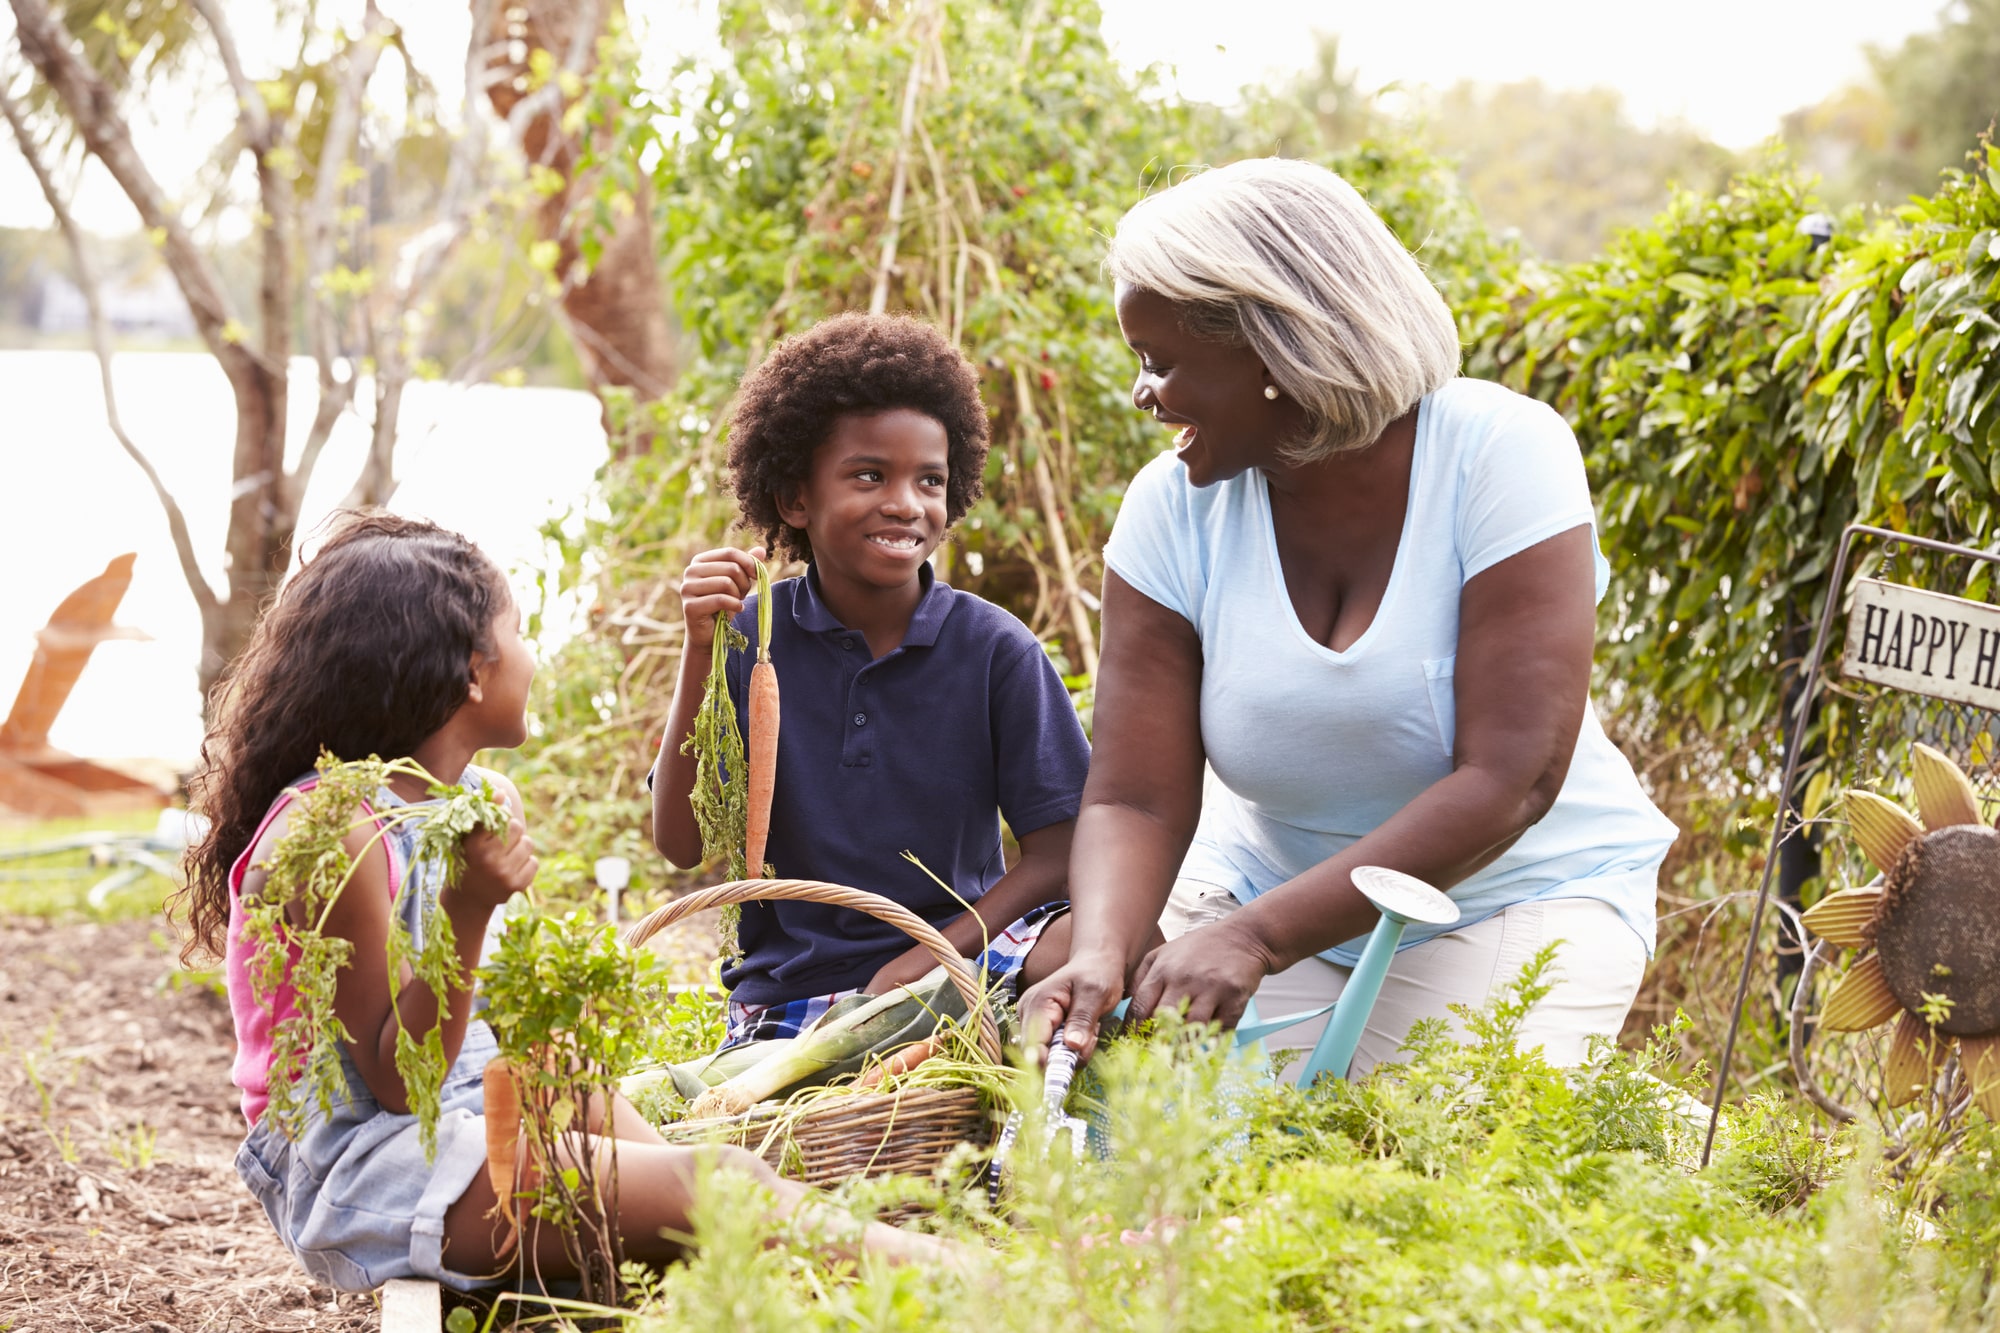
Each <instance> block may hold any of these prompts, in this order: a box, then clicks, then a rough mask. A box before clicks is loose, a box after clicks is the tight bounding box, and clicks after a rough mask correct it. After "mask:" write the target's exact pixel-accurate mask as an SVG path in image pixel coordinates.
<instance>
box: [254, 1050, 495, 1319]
mask: <svg viewBox="0 0 2000 1333" xmlns="http://www.w3.org/2000/svg"><path fill="white" fill-rule="evenodd" d="M495 1053H496V1052H495V1048H494V1044H493V1031H492V1029H491V1028H489V1027H487V1026H486V1024H485V1023H483V1022H480V1021H479V1020H477V1019H475V1020H474V1021H473V1022H471V1023H469V1024H467V1026H466V1030H465V1043H464V1045H463V1047H462V1048H461V1049H460V1050H459V1053H458V1060H457V1062H456V1063H455V1064H453V1065H452V1067H451V1071H450V1073H448V1074H447V1075H446V1076H445V1084H444V1094H443V1098H442V1104H443V1110H442V1114H441V1115H440V1116H439V1118H438V1138H437V1156H436V1158H435V1159H433V1160H431V1161H426V1160H425V1159H424V1149H423V1144H422V1143H421V1142H420V1141H419V1138H418V1132H417V1120H416V1117H415V1116H412V1115H404V1114H400V1113H398V1112H395V1111H385V1110H383V1109H382V1107H381V1106H380V1105H379V1104H378V1103H377V1102H376V1101H375V1099H374V1097H372V1096H371V1095H369V1092H368V1085H367V1084H366V1083H364V1082H363V1081H362V1079H361V1074H360V1072H359V1071H358V1070H357V1069H356V1068H355V1067H354V1062H353V1061H352V1060H351V1059H350V1058H349V1057H348V1055H347V1053H346V1052H345V1051H343V1052H341V1069H342V1072H343V1073H344V1074H345V1075H346V1077H347V1087H348V1093H349V1097H350V1100H349V1101H348V1102H347V1103H345V1104H344V1105H341V1106H337V1107H335V1108H334V1112H333V1114H332V1115H331V1116H326V1115H322V1114H321V1113H320V1110H319V1108H318V1107H317V1106H314V1107H312V1108H311V1111H310V1114H309V1116H308V1118H307V1121H306V1128H305V1130H304V1132H303V1133H301V1134H300V1135H299V1137H298V1139H297V1141H292V1140H289V1139H287V1138H285V1136H284V1135H283V1134H280V1133H279V1132H278V1131H277V1130H275V1129H273V1128H271V1127H270V1126H269V1124H268V1122H259V1123H258V1124H257V1125H255V1126H253V1127H252V1128H251V1130H250V1136H249V1137H248V1138H246V1139H245V1140H244V1141H243V1146H242V1147H241V1148H239V1149H238V1150H237V1152H236V1173H237V1174H238V1175H240V1176H242V1177H243V1183H244V1184H246V1185H248V1186H249V1187H250V1192H251V1193H252V1194H253V1195H255V1196H256V1198H257V1202H259V1203H261V1204H263V1205H264V1214H265V1216H267V1217H269V1218H270V1219H271V1225H272V1226H273V1227H275V1228H276V1229H277V1232H278V1239H280V1240H281V1241H283V1242H284V1243H285V1248H286V1249H288V1250H290V1251H291V1252H292V1253H293V1254H294V1255H296V1256H297V1257H298V1260H299V1262H300V1263H301V1264H303V1265H304V1266H305V1270H306V1272H308V1273H310V1274H311V1275H312V1276H313V1277H314V1278H316V1279H318V1280H319V1281H321V1282H324V1283H326V1284H327V1285H328V1286H331V1287H334V1288H336V1289H338V1290H341V1291H373V1290H374V1289H375V1288H377V1287H379V1286H381V1285H382V1284H383V1283H385V1282H387V1281H388V1280H389V1279H390V1278H398V1277H419V1278H431V1279H433V1280H435V1281H437V1282H440V1283H443V1284H444V1285H445V1286H448V1287H451V1288H453V1289H455V1290H458V1291H470V1290H472V1289H474V1288H476V1287H484V1286H491V1285H493V1284H494V1283H496V1282H498V1281H499V1280H500V1278H499V1276H498V1275H495V1276H492V1277H476V1276H470V1275H467V1274H464V1273H455V1272H452V1271H451V1270H449V1269H447V1268H446V1267H445V1266H444V1214H445V1210H446V1209H447V1208H449V1207H451V1205H452V1204H454V1203H456V1202H457V1201H458V1199H459V1196H461V1195H463V1194H464V1193H465V1191H466V1188H467V1187H468V1186H470V1185H471V1184H472V1182H473V1181H474V1180H475V1179H476V1178H477V1177H478V1175H479V1173H480V1172H481V1171H483V1170H485V1168H486V1121H485V1109H486V1090H485V1087H484V1086H483V1084H482V1083H481V1077H480V1076H481V1074H482V1073H483V1072H484V1071H485V1068H486V1065H487V1063H488V1062H489V1061H490V1060H492V1059H493V1057H494V1055H495Z"/></svg>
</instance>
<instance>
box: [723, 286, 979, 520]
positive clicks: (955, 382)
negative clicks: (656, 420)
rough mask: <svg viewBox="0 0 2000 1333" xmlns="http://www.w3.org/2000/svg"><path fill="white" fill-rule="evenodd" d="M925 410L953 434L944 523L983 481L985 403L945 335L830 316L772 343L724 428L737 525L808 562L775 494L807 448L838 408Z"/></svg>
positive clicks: (896, 321) (809, 453)
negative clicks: (740, 518) (738, 512)
mask: <svg viewBox="0 0 2000 1333" xmlns="http://www.w3.org/2000/svg"><path fill="white" fill-rule="evenodd" d="M898 407H903V408H909V409H910V410H912V411H915V412H922V413H923V414H924V415H925V416H927V417H930V418H932V419H933V420H935V421H936V422H937V423H938V424H939V425H941V426H943V427H944V431H945V435H946V437H947V439H948V440H949V441H950V452H949V454H948V460H949V469H950V470H949V473H948V474H947V476H946V478H945V521H946V523H956V522H958V520H959V519H961V518H963V517H964V516H965V511H966V510H968V509H970V508H971V507H972V503H973V501H975V500H977V499H978V498H979V497H980V495H981V493H982V492H984V490H985V488H986V483H985V471H986V443H987V428H986V404H985V403H984V402H982V401H981V400H980V397H979V374H978V372H977V371H975V370H974V369H973V368H972V363H971V362H970V361H967V360H966V359H965V356H964V354H963V353H961V352H960V351H959V350H958V349H957V348H956V347H954V346H952V344H951V341H950V340H949V339H947V338H946V337H945V336H944V335H943V334H941V333H939V332H938V331H937V330H936V329H934V328H932V327H931V326H930V325H928V324H925V323H924V322H922V321H921V320H916V319H911V318H910V317H909V316H907V315H863V314H846V315H835V316H834V317H833V318H832V319H829V320H824V321H822V322H821V323H818V324H815V325H814V326H813V327H812V328H810V329H808V330H806V331H805V332H804V333H800V334H796V335H794V336H793V337H790V338H787V339H785V340H784V341H783V342H781V343H779V344H778V345H777V346H776V347H774V348H773V349H771V354H770V356H768V357H766V358H765V359H764V363H763V364H762V365H760V366H758V367H757V369H755V370H753V371H751V372H750V373H749V374H748V375H746V376H744V377H743V384H742V387H741V388H740V390H739V391H738V393H737V398H736V410H735V415H734V417H733V419H732V420H731V422H730V426H729V476H730V484H731V485H732V486H733V487H734V488H735V491H736V504H737V507H738V508H739V509H740V510H741V511H742V514H743V525H744V526H745V527H747V528H749V529H751V530H752V531H754V532H756V533H757V534H758V535H759V536H761V537H762V538H763V539H764V546H765V549H766V550H768V551H770V552H771V553H772V555H774V556H776V557H778V558H780V559H793V560H811V559H812V543H811V542H810V541H809V540H807V538H806V534H805V531H804V530H803V529H801V528H795V527H792V526H790V525H789V524H787V523H786V522H785V521H784V519H782V518H781V517H779V515H778V496H780V495H785V494H791V493H793V492H795V491H796V489H797V488H798V487H799V486H801V485H803V484H804V482H805V480H806V478H807V477H808V476H809V475H810V474H811V472H812V459H813V451H814V450H816V449H818V448H819V446H820V445H822V444H824V443H826V438H827V436H828V435H829V434H831V433H832V431H833V423H834V422H835V421H836V420H838V419H839V418H840V416H842V415H843V414H844V413H849V412H886V411H889V410H890V409H892V408H898Z"/></svg>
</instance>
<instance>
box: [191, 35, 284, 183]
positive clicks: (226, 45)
mask: <svg viewBox="0 0 2000 1333" xmlns="http://www.w3.org/2000/svg"><path fill="white" fill-rule="evenodd" d="M194 11H195V13H197V14H199V15H201V18H202V22H204V23H206V24H207V25H208V30H209V33H210V35H212V36H213V37H214V38H215V49H216V54H217V55H219V56H221V57H222V69H223V72H224V73H225V74H227V75H228V76H229V86H230V88H232V89H233V90H234V91H235V93H236V108H237V114H238V116H239V118H240V119H241V120H242V122H243V129H244V138H245V139H247V140H249V142H250V143H251V144H252V145H254V146H256V147H258V148H259V149H260V150H261V149H265V148H269V147H270V145H271V114H270V111H269V109H268V108H266V107H265V105H264V95H263V94H262V93H260V92H258V91H257V87H256V85H255V84H253V83H251V82H250V80H249V78H248V77H247V76H246V75H245V74H244V73H243V60H242V57H240V56H239V55H238V54H237V53H236V35H235V33H233V32H232V31H231V30H230V27H229V24H228V22H227V21H226V20H224V18H223V17H222V7H221V6H220V5H218V4H216V2H215V0H194Z"/></svg>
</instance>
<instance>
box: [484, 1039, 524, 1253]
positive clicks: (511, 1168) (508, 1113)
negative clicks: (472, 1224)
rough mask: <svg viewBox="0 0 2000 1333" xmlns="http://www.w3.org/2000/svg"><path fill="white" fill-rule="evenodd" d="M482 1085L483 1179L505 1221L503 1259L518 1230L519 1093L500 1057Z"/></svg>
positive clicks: (510, 1068)
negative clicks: (484, 1133) (484, 1138)
mask: <svg viewBox="0 0 2000 1333" xmlns="http://www.w3.org/2000/svg"><path fill="white" fill-rule="evenodd" d="M481 1081H482V1082H483V1084H484V1085H485V1091H486V1112H485V1114H486V1177H487V1179H488V1180H490V1181H492V1182H493V1193H494V1195H495V1196H496V1198H497V1202H496V1204H495V1207H496V1208H498V1209H499V1211H500V1213H501V1215H502V1216H504V1217H505V1218H506V1219H507V1239H506V1240H504V1241H502V1242H501V1244H500V1249H499V1253H500V1254H502V1255H505V1254H506V1253H507V1252H508V1251H510V1250H512V1249H513V1248H514V1239H515V1235H516V1233H517V1232H518V1231H519V1229H520V1223H519V1221H518V1219H517V1215H516V1204H515V1198H514V1196H515V1195H516V1194H518V1193H519V1192H520V1185H519V1184H518V1183H517V1182H516V1180H515V1171H516V1168H517V1166H518V1163H519V1158H520V1151H521V1089H520V1086H519V1085H518V1084H516V1083H515V1082H514V1071H513V1069H512V1067H511V1066H509V1065H508V1063H507V1061H506V1058H505V1057H503V1056H495V1057H494V1058H493V1059H492V1060H491V1061H489V1062H488V1063H487V1065H486V1072H485V1073H484V1074H483V1075H482V1076H481Z"/></svg>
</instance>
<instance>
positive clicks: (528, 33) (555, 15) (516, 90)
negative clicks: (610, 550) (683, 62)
mask: <svg viewBox="0 0 2000 1333" xmlns="http://www.w3.org/2000/svg"><path fill="white" fill-rule="evenodd" d="M615 9H616V4H615V0H609V2H608V3H605V4H602V5H593V4H591V3H589V0H522V2H521V3H519V4H509V5H500V6H495V7H494V10H493V26H492V30H491V31H490V33H489V34H488V38H489V40H488V43H487V49H488V51H489V52H490V53H491V54H490V55H489V57H488V61H487V69H488V72H489V76H490V77H491V82H490V83H489V84H488V97H489V99H490V101H491V102H492V105H493V109H494V111H495V112H497V113H498V114H499V115H500V116H501V117H502V118H505V117H507V116H508V115H509V114H510V113H511V112H513V110H514V108H515V107H516V106H518V105H520V103H521V102H522V101H523V100H524V99H526V98H527V97H528V96H529V94H530V91H531V88H530V77H529V58H530V55H531V54H532V53H533V52H534V51H536V50H543V51H547V52H549V53H550V54H552V55H554V56H556V57H557V59H558V61H560V60H561V59H562V57H563V55H564V53H566V52H568V51H570V50H572V49H574V48H575V46H576V44H577V43H579V42H582V43H588V44H589V45H590V47H592V48H594V47H595V44H596V42H597V39H598V38H599V37H600V36H601V35H602V34H603V31H604V28H605V24H606V20H607V19H608V17H609V15H610V14H611V13H612V12H613V11H614V10H615ZM474 12H475V13H477V12H478V11H477V8H476V7H475V11H474ZM591 61H592V63H594V61H595V57H594V55H593V56H592V58H591ZM562 111H563V103H562V102H560V101H557V102H555V103H553V104H551V105H549V106H548V107H547V109H545V110H543V111H541V112H540V113H539V114H536V115H534V116H533V117H532V118H530V119H529V120H528V122H527V123H526V124H525V125H523V126H521V127H520V141H521V148H522V151H523V152H524V153H525V154H526V156H527V159H528V161H529V162H531V163H538V164H540V165H542V166H545V167H547V168H548V169H550V170H551V171H554V172H556V173H557V174H558V175H559V176H561V177H562V178H563V181H564V185H565V188H563V189H561V190H558V191H556V192H555V193H553V194H551V195H550V196H549V197H548V198H547V199H546V200H545V201H544V202H543V204H542V206H541V208H540V209H539V210H537V213H536V218H535V223H536V228H537V230H538V231H539V232H540V234H541V236H542V238H543V239H545V240H552V241H554V242H555V243H556V245H557V248H558V254H557V261H556V269H555V271H556V275H557V277H558V278H562V279H564V280H565V281H564V293H563V298H562V314H563V323H564V325H565V327H567V328H568V329H569V331H570V335H571V337H572V338H573V339H574V340H575V342H576V349H577V354H578V357H579V359H580V360H581V361H582V363H583V369H584V373H585V374H586V375H588V376H589V378H590V384H591V387H592V388H593V389H596V390H598V391H599V392H600V394H601V393H602V391H603V390H605V389H612V388H615V389H621V390H629V391H630V392H631V393H632V395H633V396H634V397H635V398H637V399H638V400H639V401H641V402H648V401H651V400H652V399H655V398H658V397H660V396H661V395H662V394H664V393H665V392H666V391H667V389H668V387H669V386H670V385H671V384H672V383H673V380H674V375H675V372H676V370H677V349H676V347H675V343H674V337H673V331H672V329H670V328H669V327H668V324H667V316H666V307H665V303H664V301H663V300H662V298H661V292H660V270H659V260H658V255H657V248H656V246H655V245H654V238H653V216H652V192H651V190H650V189H649V188H648V185H647V181H646V178H645V176H644V174H643V173H640V174H638V175H636V176H635V178H634V179H635V181H636V184H635V186H634V190H633V194H632V200H631V203H632V207H631V208H629V209H614V210H613V211H612V222H611V229H610V231H609V232H608V233H605V234H603V235H601V236H600V238H599V239H600V240H601V242H602V247H603V248H602V252H601V253H600V254H599V256H598V260H597V263H596V265H595V266H594V267H592V268H591V270H590V272H589V274H588V276H586V277H584V278H583V279H582V280H581V281H573V280H571V278H572V275H573V274H574V273H575V271H576V268H577V265H578V262H579V258H580V252H581V241H582V238H583V235H584V232H585V230H586V228H587V227H588V226H590V225H592V224H591V219H592V217H593V215H594V212H595V210H594V209H593V208H591V207H590V206H589V201H590V200H591V198H592V196H593V194H594V192H595V191H596V189H597V187H598V185H599V183H600V178H599V175H598V173H597V172H595V171H586V172H584V173H583V174H582V175H581V176H579V175H578V174H577V171H578V167H577V164H578V162H579V161H580V159H581V158H582V155H583V150H584V147H585V145H584V143H583V142H582V141H581V140H580V139H577V138H573V137H571V136H569V135H566V134H565V133H564V132H563V128H562ZM604 422H605V428H606V430H607V431H608V430H609V429H610V427H611V415H610V413H609V411H608V410H606V411H605V413H604ZM649 442H650V441H649V440H648V439H646V438H643V437H640V438H630V437H628V438H627V439H625V440H622V441H614V442H613V443H614V445H615V446H619V447H623V448H625V449H626V450H628V451H639V450H643V449H645V448H646V447H647V445H648V444H649Z"/></svg>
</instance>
